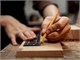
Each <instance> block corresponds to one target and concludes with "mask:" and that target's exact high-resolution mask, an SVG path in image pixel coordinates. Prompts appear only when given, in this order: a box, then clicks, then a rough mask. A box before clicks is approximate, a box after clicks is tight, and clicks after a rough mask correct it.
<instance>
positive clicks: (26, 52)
mask: <svg viewBox="0 0 80 60" xmlns="http://www.w3.org/2000/svg"><path fill="white" fill-rule="evenodd" d="M24 43H25V41H24V42H23V43H22V44H21V46H20V47H19V50H18V51H17V53H16V57H63V49H62V46H61V44H60V43H43V44H42V45H41V46H23V45H24Z"/></svg>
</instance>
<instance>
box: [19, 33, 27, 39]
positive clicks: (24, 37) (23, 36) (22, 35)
mask: <svg viewBox="0 0 80 60" xmlns="http://www.w3.org/2000/svg"><path fill="white" fill-rule="evenodd" d="M18 37H20V38H21V39H22V40H27V37H26V36H25V35H24V34H23V33H21V32H20V33H19V34H18Z"/></svg>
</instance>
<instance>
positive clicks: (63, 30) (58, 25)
mask: <svg viewBox="0 0 80 60" xmlns="http://www.w3.org/2000/svg"><path fill="white" fill-rule="evenodd" d="M52 18H53V17H51V16H50V17H46V18H45V19H44V21H43V23H42V34H44V33H46V34H47V36H46V38H47V39H48V40H49V41H50V42H54V41H58V40H63V39H64V38H65V37H66V36H67V34H68V32H69V30H70V25H69V18H68V17H59V18H58V19H57V21H56V22H55V23H54V24H53V25H52V26H51V27H48V25H49V23H50V21H51V20H52Z"/></svg>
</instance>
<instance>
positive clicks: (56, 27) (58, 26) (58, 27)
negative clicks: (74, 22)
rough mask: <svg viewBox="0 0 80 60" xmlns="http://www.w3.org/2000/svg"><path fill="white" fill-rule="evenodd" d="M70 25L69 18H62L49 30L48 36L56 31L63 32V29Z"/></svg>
mask: <svg viewBox="0 0 80 60" xmlns="http://www.w3.org/2000/svg"><path fill="white" fill-rule="evenodd" d="M68 23H69V18H67V17H62V18H61V19H60V20H59V21H58V22H56V23H54V24H53V25H52V26H51V27H49V28H48V30H47V31H46V32H47V34H49V33H51V32H53V31H56V30H61V29H63V28H64V27H65V26H66V24H68Z"/></svg>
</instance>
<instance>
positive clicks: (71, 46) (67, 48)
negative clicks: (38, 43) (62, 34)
mask: <svg viewBox="0 0 80 60" xmlns="http://www.w3.org/2000/svg"><path fill="white" fill-rule="evenodd" d="M61 43H62V47H63V49H64V57H56V58H53V57H51V58H49V57H44V58H39V57H38V58H36V57H32V58H16V57H15V55H16V51H17V49H18V47H19V46H12V45H11V44H9V45H8V46H6V47H5V48H4V49H3V50H1V51H0V54H1V57H0V59H1V60H80V41H63V42H61Z"/></svg>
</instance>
